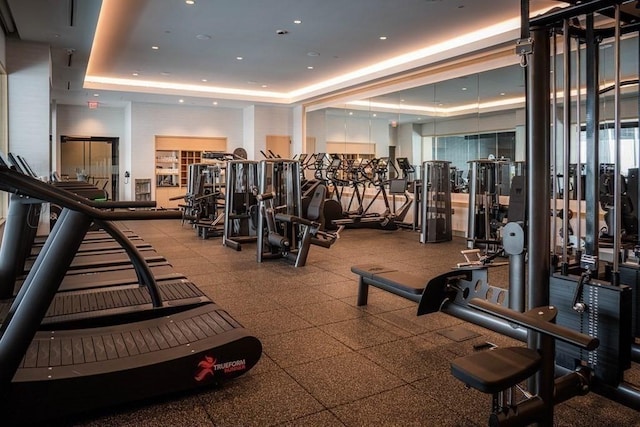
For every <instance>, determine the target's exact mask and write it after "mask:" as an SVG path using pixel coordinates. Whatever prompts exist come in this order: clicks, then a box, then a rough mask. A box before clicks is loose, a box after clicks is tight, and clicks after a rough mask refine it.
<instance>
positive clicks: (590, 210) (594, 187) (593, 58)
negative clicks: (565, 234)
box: [584, 13, 600, 256]
mask: <svg viewBox="0 0 640 427" xmlns="http://www.w3.org/2000/svg"><path fill="white" fill-rule="evenodd" d="M585 50H586V66H585V68H586V69H585V75H586V83H585V84H586V90H587V94H586V105H585V123H586V142H587V144H586V154H587V161H586V169H587V170H586V178H585V189H584V190H585V201H586V203H585V237H584V240H585V253H586V254H587V255H593V256H597V255H598V232H599V230H600V225H599V223H600V193H599V191H600V153H599V152H598V148H599V147H598V146H599V143H598V142H599V132H598V117H600V111H599V110H600V102H599V94H598V90H599V88H598V74H599V73H598V62H599V57H598V53H599V52H598V40H597V39H596V35H595V29H594V19H593V14H592V13H591V14H588V15H587V19H586V37H585Z"/></svg>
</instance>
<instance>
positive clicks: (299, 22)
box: [293, 19, 302, 24]
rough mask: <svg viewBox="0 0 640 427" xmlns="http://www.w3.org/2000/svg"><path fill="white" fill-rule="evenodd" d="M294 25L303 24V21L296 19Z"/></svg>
mask: <svg viewBox="0 0 640 427" xmlns="http://www.w3.org/2000/svg"><path fill="white" fill-rule="evenodd" d="M293 23H294V24H302V21H301V20H299V19H296V20H295V21H293Z"/></svg>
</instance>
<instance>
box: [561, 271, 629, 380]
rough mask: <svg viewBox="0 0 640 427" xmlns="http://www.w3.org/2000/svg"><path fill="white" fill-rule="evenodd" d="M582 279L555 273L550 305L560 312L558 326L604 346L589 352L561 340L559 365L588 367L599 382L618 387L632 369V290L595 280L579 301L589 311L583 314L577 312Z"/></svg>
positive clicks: (585, 289) (583, 290)
mask: <svg viewBox="0 0 640 427" xmlns="http://www.w3.org/2000/svg"><path fill="white" fill-rule="evenodd" d="M579 280H580V277H579V276H573V275H569V276H563V275H561V274H553V275H552V276H551V280H550V282H549V304H550V305H553V306H554V307H556V308H557V309H558V317H557V319H556V323H557V324H558V325H562V326H565V327H568V328H571V329H574V330H576V331H578V332H581V333H583V334H587V335H591V336H593V337H597V338H598V339H599V340H600V346H598V348H597V349H595V350H593V351H585V350H581V349H578V348H577V347H575V346H572V345H569V344H565V343H562V342H559V341H558V342H556V363H557V364H558V365H559V366H562V367H565V368H567V369H570V370H573V369H575V368H576V367H578V366H581V365H586V366H588V367H590V368H591V369H593V372H594V375H595V377H596V380H597V381H599V382H600V383H602V384H606V385H609V386H612V387H617V386H618V384H619V383H620V381H621V380H622V379H623V374H624V371H625V370H626V369H629V368H630V366H631V344H632V342H633V339H632V336H631V306H632V304H631V297H632V295H631V288H630V287H629V286H626V285H620V286H613V285H611V284H610V283H608V282H605V281H600V280H591V281H590V282H589V283H586V284H585V285H584V287H583V289H582V297H581V298H579V299H578V301H581V302H584V303H585V304H586V305H587V309H586V311H584V312H582V313H579V312H577V311H575V310H573V297H574V294H575V290H576V287H577V286H578V282H579Z"/></svg>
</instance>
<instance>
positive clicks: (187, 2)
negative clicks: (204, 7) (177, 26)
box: [184, 0, 196, 6]
mask: <svg viewBox="0 0 640 427" xmlns="http://www.w3.org/2000/svg"><path fill="white" fill-rule="evenodd" d="M184 2H185V3H186V4H188V5H189V6H191V5H192V4H196V2H195V0H184Z"/></svg>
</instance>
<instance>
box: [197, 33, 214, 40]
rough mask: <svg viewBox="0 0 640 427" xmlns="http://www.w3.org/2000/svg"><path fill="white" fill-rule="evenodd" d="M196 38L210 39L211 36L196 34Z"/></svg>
mask: <svg viewBox="0 0 640 427" xmlns="http://www.w3.org/2000/svg"><path fill="white" fill-rule="evenodd" d="M196 38H197V39H198V40H211V36H210V35H209V34H198V35H197V36H196Z"/></svg>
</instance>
